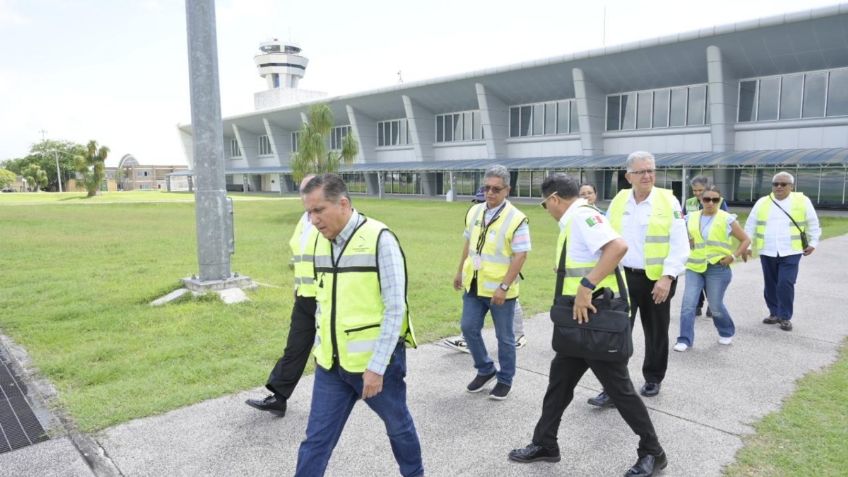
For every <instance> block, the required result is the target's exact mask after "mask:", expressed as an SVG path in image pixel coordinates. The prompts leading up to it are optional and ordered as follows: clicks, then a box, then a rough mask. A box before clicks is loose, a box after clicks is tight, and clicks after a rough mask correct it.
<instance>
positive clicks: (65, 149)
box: [0, 139, 85, 190]
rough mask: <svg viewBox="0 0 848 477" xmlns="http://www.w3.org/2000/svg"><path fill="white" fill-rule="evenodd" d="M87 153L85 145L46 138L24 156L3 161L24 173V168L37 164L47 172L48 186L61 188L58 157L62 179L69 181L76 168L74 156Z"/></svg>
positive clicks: (15, 171)
mask: <svg viewBox="0 0 848 477" xmlns="http://www.w3.org/2000/svg"><path fill="white" fill-rule="evenodd" d="M82 154H85V146H83V145H82V144H77V143H75V142H71V141H56V140H52V139H46V140H44V141H41V142H39V143H36V144H33V145H32V146H31V147H30V152H29V154H27V155H26V156H24V157H21V158H17V159H10V160H7V161H5V162H3V163H2V164H0V165H2V166H4V167H5V168H6V169H8V170H10V171H12V172H14V173H16V174H18V175H23V171H24V169H26V168H27V167H28V166H29V165H30V164H37V165H38V166H39V167H40V168H41V170H43V171H44V172H45V173H46V174H47V188H48V189H50V190H59V180H58V177H57V175H56V159H58V160H59V169H61V174H62V180H63V182H64V181H67V180H68V178H69V177H72V174H73V172H74V171H75V170H76V164H75V163H74V158H75V157H76V156H78V155H82Z"/></svg>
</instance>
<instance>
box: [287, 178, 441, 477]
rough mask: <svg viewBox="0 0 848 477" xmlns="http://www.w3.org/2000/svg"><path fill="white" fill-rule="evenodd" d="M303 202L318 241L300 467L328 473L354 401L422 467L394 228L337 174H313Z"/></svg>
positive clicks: (401, 457)
mask: <svg viewBox="0 0 848 477" xmlns="http://www.w3.org/2000/svg"><path fill="white" fill-rule="evenodd" d="M303 193H304V205H305V208H306V210H307V211H308V212H309V214H310V218H311V220H312V225H314V226H315V228H317V229H318V231H319V232H320V233H321V236H320V237H318V239H317V243H316V244H315V253H314V259H313V265H314V268H315V283H316V288H315V297H316V300H317V302H318V306H317V310H316V315H315V317H316V322H317V324H318V325H317V330H316V337H315V347H314V348H313V351H312V352H313V354H314V355H315V363H316V366H315V381H314V387H313V391H312V408H311V410H310V412H309V420H308V422H307V425H306V439H304V441H303V442H302V443H301V444H300V449H299V451H298V455H297V470H296V473H295V476H297V477H312V476H320V475H324V473H325V471H326V469H327V463H328V462H329V460H330V456H331V454H332V452H333V448H334V447H335V446H336V443H337V442H338V440H339V436H341V433H342V430H343V429H344V426H345V423H346V422H347V419H348V417H349V416H350V412H351V410H352V409H353V406H354V405H355V404H356V402H357V401H358V400H360V399H362V400H363V401H364V402H365V404H367V405H368V407H370V408H371V409H372V410H373V411H374V412H376V413H377V415H378V416H379V417H380V419H382V421H383V424H384V425H385V427H386V434H387V435H388V437H389V441H390V442H391V447H392V453H393V454H394V457H395V460H396V461H397V463H398V466H399V468H400V473H401V475H403V476H404V477H412V476H421V475H424V466H423V463H422V460H421V444H420V442H419V440H418V433H417V431H416V429H415V423H414V422H413V419H412V416H411V415H410V413H409V408H408V407H407V404H406V382H405V381H404V378H405V376H406V349H405V346H406V345H410V346H413V347H414V346H416V342H415V334H414V333H413V329H412V320H411V318H410V317H409V306H408V302H407V295H406V293H407V275H406V260H405V258H404V255H403V251H402V250H401V248H400V243H399V242H398V239H397V237H396V236H395V235H394V233H392V231H391V230H389V228H388V227H387V226H386V225H385V224H383V223H381V222H379V221H377V220H374V219H372V218H367V217H365V216H364V215H362V214H360V213H359V212H358V211H356V210H355V209H354V208H353V206H352V205H351V201H350V196H349V195H348V192H347V186H346V185H345V183H344V181H343V180H342V179H341V178H340V177H339V176H337V175H335V174H323V175H320V176H316V177H314V178H313V179H312V180H310V181H309V182H308V183H307V184H306V186H305V187H304V190H303Z"/></svg>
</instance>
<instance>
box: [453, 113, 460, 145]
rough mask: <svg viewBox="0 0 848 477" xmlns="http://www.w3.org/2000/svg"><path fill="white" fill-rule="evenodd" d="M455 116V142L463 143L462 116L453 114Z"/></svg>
mask: <svg viewBox="0 0 848 477" xmlns="http://www.w3.org/2000/svg"><path fill="white" fill-rule="evenodd" d="M451 116H453V140H454V141H462V115H461V114H452V115H451Z"/></svg>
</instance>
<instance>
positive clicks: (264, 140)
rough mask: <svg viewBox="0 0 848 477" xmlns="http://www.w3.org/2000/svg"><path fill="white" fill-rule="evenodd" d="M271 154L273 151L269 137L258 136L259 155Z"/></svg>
mask: <svg viewBox="0 0 848 477" xmlns="http://www.w3.org/2000/svg"><path fill="white" fill-rule="evenodd" d="M273 154H274V151H273V150H272V149H271V139H269V138H268V136H266V135H263V136H259V155H260V156H270V155H273Z"/></svg>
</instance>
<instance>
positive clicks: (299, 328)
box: [245, 174, 318, 417]
mask: <svg viewBox="0 0 848 477" xmlns="http://www.w3.org/2000/svg"><path fill="white" fill-rule="evenodd" d="M313 177H315V176H314V175H311V174H310V175H308V176H306V177H304V178H303V180H302V181H301V182H300V191H301V196H300V198H301V201H303V198H304V196H303V188H304V187H305V186H306V184H307V183H308V182H309V181H310V180H311V179H312V178H313ZM317 238H318V231H317V230H316V229H315V228H314V227H313V226H312V223H311V222H310V221H309V212H304V213H303V215H302V216H301V217H300V220H299V221H298V222H297V226H296V227H295V229H294V233H293V234H292V236H291V239H290V240H289V247H290V248H291V253H292V257H291V263H290V264H289V265H290V267H291V268H292V270H293V271H294V306H293V307H292V311H291V323H290V324H289V336H288V339H287V341H286V348H285V350H283V356H282V357H280V359H279V360H277V364H276V365H275V366H274V369H272V370H271V374H270V376H268V382H267V383H265V387H266V388H267V389H268V391H271V394H270V395H268V396H266V397H265V398H263V399H248V400H247V401H245V403H246V404H247V405H248V406H251V407H254V408H256V409H259V410H260V411H269V412H271V413H272V414H276V415H278V416H280V417H282V416H285V415H286V401H287V400H288V399H289V398H290V397H291V395H292V393H293V392H294V388H295V387H296V386H297V383H298V381H300V377H301V376H303V369H304V368H305V367H306V362H307V361H308V360H309V351H310V350H311V349H312V344H313V343H314V342H315V283H314V282H313V280H312V277H313V270H312V252H313V251H314V250H315V240H316V239H317Z"/></svg>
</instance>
